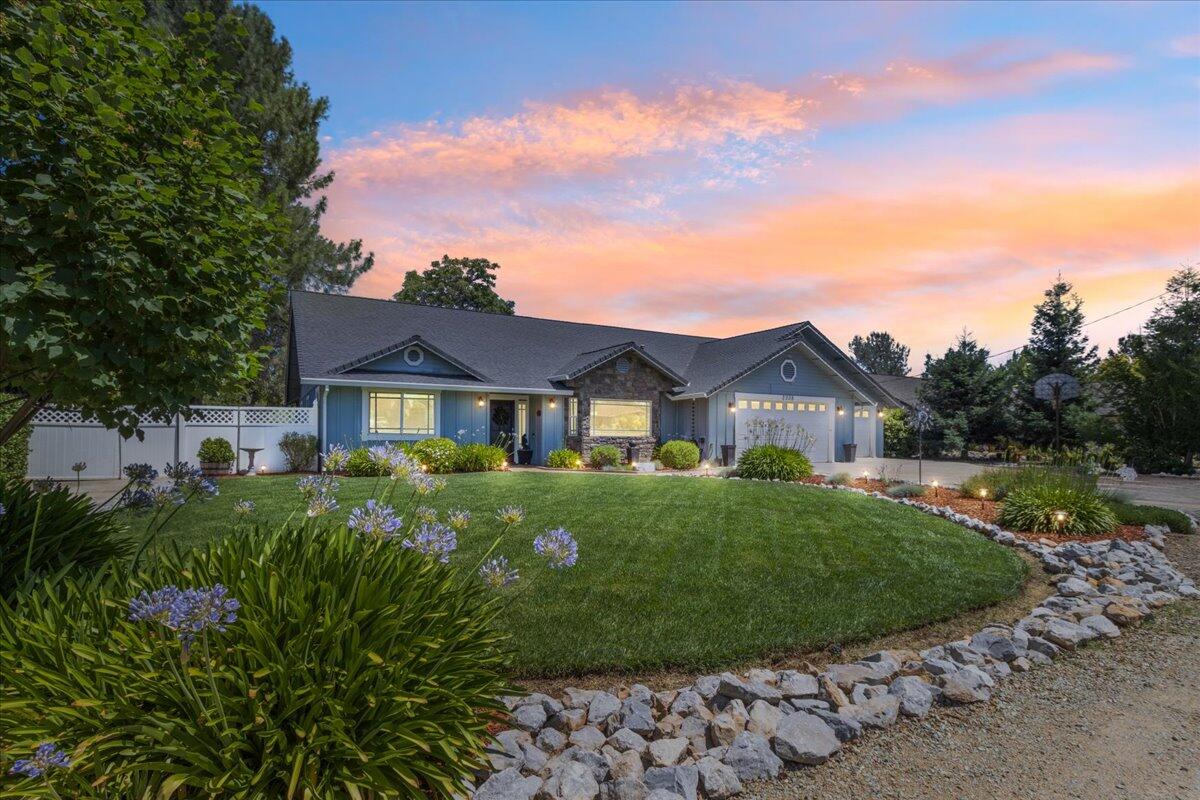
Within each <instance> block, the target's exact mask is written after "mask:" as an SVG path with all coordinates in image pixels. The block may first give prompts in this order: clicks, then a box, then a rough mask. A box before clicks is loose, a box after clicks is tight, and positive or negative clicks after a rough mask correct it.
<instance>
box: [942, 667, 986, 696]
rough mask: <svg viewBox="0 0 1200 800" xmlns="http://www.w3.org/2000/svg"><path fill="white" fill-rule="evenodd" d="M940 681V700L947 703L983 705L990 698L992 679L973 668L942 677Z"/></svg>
mask: <svg viewBox="0 0 1200 800" xmlns="http://www.w3.org/2000/svg"><path fill="white" fill-rule="evenodd" d="M940 680H941V687H942V699H943V700H944V701H946V702H947V703H955V704H959V705H966V704H968V703H983V702H987V701H988V700H990V699H991V697H992V690H991V687H992V685H993V681H992V679H991V678H989V677H988V676H987V675H986V674H985V673H984V672H983V671H981V670H979V669H977V668H975V667H967V668H965V669H961V670H959V671H958V672H952V673H950V674H949V675H943V676H942V677H941V679H940Z"/></svg>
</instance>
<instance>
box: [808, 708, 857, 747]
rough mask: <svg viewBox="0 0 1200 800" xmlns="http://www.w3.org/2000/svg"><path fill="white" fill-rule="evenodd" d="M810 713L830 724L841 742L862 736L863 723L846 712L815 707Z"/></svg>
mask: <svg viewBox="0 0 1200 800" xmlns="http://www.w3.org/2000/svg"><path fill="white" fill-rule="evenodd" d="M809 713H811V714H812V715H813V716H814V717H816V718H817V719H819V720H821V721H822V722H824V723H825V724H826V725H828V726H829V727H830V728H831V729H832V730H833V733H834V735H835V736H837V738H838V741H839V742H852V741H854V740H855V739H857V738H859V737H860V736H862V725H860V724H859V723H858V720H856V719H853V718H851V717H850V716H848V715H846V714H843V713H841V712H839V711H829V710H827V709H822V708H814V709H812V710H811V711H810V712H809Z"/></svg>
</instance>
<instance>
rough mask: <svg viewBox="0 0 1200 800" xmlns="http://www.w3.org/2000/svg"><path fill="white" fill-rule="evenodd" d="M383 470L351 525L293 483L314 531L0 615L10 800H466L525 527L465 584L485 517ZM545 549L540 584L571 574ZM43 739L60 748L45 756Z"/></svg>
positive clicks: (294, 526)
mask: <svg viewBox="0 0 1200 800" xmlns="http://www.w3.org/2000/svg"><path fill="white" fill-rule="evenodd" d="M369 458H370V459H371V461H372V463H374V464H375V465H376V466H377V467H378V468H379V469H380V470H381V471H382V472H384V473H385V474H384V475H383V476H381V477H380V478H379V479H378V482H377V489H378V492H377V496H376V497H373V498H372V499H371V500H370V501H368V502H367V503H366V504H365V505H364V506H362V507H359V508H354V509H352V510H351V512H350V515H349V520H348V522H347V523H345V524H335V523H334V522H333V521H332V520H331V519H330V518H329V517H327V516H325V515H324V514H315V515H314V514H311V513H310V510H311V508H312V507H313V505H314V503H330V502H332V503H336V498H335V493H336V491H337V488H338V487H337V482H336V481H335V480H334V479H333V478H332V476H330V475H319V476H317V475H314V476H308V477H307V478H305V479H303V480H301V481H300V485H299V486H298V494H299V497H298V507H299V509H300V510H304V511H305V516H304V517H300V516H299V515H293V519H294V520H298V521H295V522H293V523H291V524H288V525H285V526H284V527H283V528H280V529H277V530H269V531H268V530H262V529H259V530H255V531H250V532H248V533H246V534H245V535H240V536H230V537H224V538H221V539H218V540H216V541H214V542H213V543H211V544H210V545H208V547H207V548H206V549H203V550H201V551H198V552H195V553H191V554H181V553H179V552H170V553H166V554H163V555H162V556H161V557H159V558H157V559H155V560H153V561H152V562H151V563H150V564H149V565H148V566H147V567H146V569H145V570H144V571H142V572H127V571H125V570H124V569H122V568H121V567H119V566H116V565H113V566H110V567H108V568H107V569H106V570H105V571H104V572H102V573H101V574H99V575H96V576H93V577H90V578H86V579H85V578H78V577H71V576H57V577H55V578H53V579H50V580H47V581H46V582H45V583H44V584H43V585H42V586H41V587H39V588H38V589H37V590H36V592H34V593H33V594H31V595H29V596H28V598H27V601H26V602H25V603H23V605H22V606H21V607H20V608H17V607H10V606H9V605H8V604H7V603H4V602H0V674H4V675H5V676H6V684H5V686H4V689H3V692H4V699H5V701H6V712H5V722H6V725H4V726H3V727H0V750H2V751H4V752H15V753H35V755H34V758H33V759H28V761H29V762H30V764H32V765H33V766H32V767H28V768H27V767H25V765H24V764H22V771H20V772H19V773H15V774H19V775H20V776H22V777H21V779H20V780H19V781H17V782H16V783H15V784H14V788H15V789H16V790H18V791H20V792H21V793H22V794H24V795H30V794H36V793H37V792H39V791H42V787H45V786H48V785H53V784H47V783H46V781H60V780H61V781H62V785H63V786H64V787H65V786H67V785H68V784H69V782H70V781H76V782H78V783H79V785H81V786H82V785H89V784H90V785H99V786H101V787H102V788H101V792H102V793H103V794H104V796H113V797H167V796H170V795H171V794H172V792H174V791H176V790H178V789H180V788H182V787H186V789H187V796H197V797H209V798H220V797H288V796H293V797H304V796H309V797H335V796H336V797H344V796H354V797H368V796H370V797H397V796H406V797H422V798H428V797H438V798H450V797H451V796H454V795H462V794H466V791H465V788H464V785H463V784H464V781H466V780H468V779H470V778H471V777H472V776H473V774H474V772H475V771H476V770H477V769H480V768H482V767H483V766H484V765H485V761H484V753H483V747H484V745H485V744H486V742H487V725H488V723H489V722H490V721H491V719H492V715H493V714H495V713H499V712H500V711H502V709H503V706H502V705H501V704H500V703H499V702H498V700H497V698H498V696H499V695H501V694H502V693H504V692H507V691H510V688H509V687H508V686H507V685H506V684H507V682H506V679H505V677H504V676H505V674H506V672H507V669H508V667H509V654H508V650H507V648H506V645H505V641H504V637H503V636H502V635H500V634H498V633H496V631H495V627H494V625H493V622H494V620H495V617H496V615H497V614H498V613H499V611H500V610H501V609H502V608H503V607H504V600H503V595H502V594H499V593H498V591H503V590H505V589H506V587H509V586H511V585H512V584H514V583H516V582H518V578H519V577H520V578H521V580H522V581H524V582H526V583H528V581H527V580H526V579H525V578H523V577H521V576H519V575H518V571H517V570H516V569H514V568H513V567H512V566H511V565H510V564H509V562H508V560H507V558H506V557H505V556H503V555H498V554H497V552H496V551H497V550H498V549H499V547H500V546H501V545H502V543H503V541H504V535H505V533H506V532H507V531H508V530H510V529H511V528H512V527H513V526H516V525H519V524H521V523H522V522H523V521H524V518H525V515H524V512H523V511H522V510H521V509H520V508H517V507H508V508H502V509H500V510H498V511H497V512H496V515H495V521H494V522H493V523H492V524H497V523H498V524H499V525H500V526H501V529H500V531H499V533H498V534H497V535H495V536H494V538H493V540H492V543H491V546H490V547H489V548H488V549H487V550H486V552H484V554H483V555H482V557H481V558H480V559H479V562H478V564H477V565H475V566H473V567H469V568H468V569H467V570H459V569H458V568H457V567H456V566H455V565H454V564H453V557H454V555H455V553H456V552H457V544H458V537H459V536H460V535H467V532H468V531H469V529H470V526H471V524H472V520H471V515H470V514H469V513H468V512H466V511H451V512H449V513H448V514H446V515H445V516H444V517H440V516H439V514H438V513H437V512H436V511H434V510H432V509H431V508H428V507H427V506H425V505H423V504H422V503H423V498H425V497H429V496H432V495H434V494H436V493H437V492H438V491H440V490H441V489H442V488H443V486H444V482H443V481H442V480H441V479H440V478H436V477H433V476H430V475H428V474H426V473H425V472H424V471H422V470H421V469H420V466H419V465H418V464H417V462H416V461H415V460H414V459H412V458H411V457H409V456H408V455H406V454H404V453H403V452H401V451H400V450H399V449H397V448H394V447H391V446H384V447H379V448H371V450H370V452H369ZM409 509H412V510H411V511H409ZM534 551H535V553H536V554H537V555H538V556H539V557H540V558H541V560H542V561H543V564H544V567H543V568H542V569H541V570H540V571H539V573H538V574H539V575H542V574H547V573H549V572H551V571H553V570H562V569H567V568H569V567H571V566H572V565H574V564H575V563H576V561H577V560H578V545H577V544H576V542H575V540H574V538H573V537H572V536H571V534H570V533H568V532H567V531H565V530H563V529H561V528H560V529H557V530H553V531H547V532H545V533H543V534H541V535H539V536H538V537H537V538H536V539H535V542H534ZM49 742H56V743H58V744H59V745H61V746H62V748H64V750H62V751H59V750H53V751H46V752H45V753H43V752H42V751H41V750H36V751H35V748H37V747H38V746H39V744H41V743H49ZM68 754H69V757H68ZM39 758H40V759H41V761H38V760H37V759H39ZM34 768H36V769H38V770H41V772H38V773H37V774H36V775H35V773H34V771H33V769H34ZM48 768H52V769H53V771H52V772H47V771H46V769H48ZM43 773H44V774H43ZM66 794H67V793H64V796H65V795H66ZM71 796H74V795H73V794H72V795H71Z"/></svg>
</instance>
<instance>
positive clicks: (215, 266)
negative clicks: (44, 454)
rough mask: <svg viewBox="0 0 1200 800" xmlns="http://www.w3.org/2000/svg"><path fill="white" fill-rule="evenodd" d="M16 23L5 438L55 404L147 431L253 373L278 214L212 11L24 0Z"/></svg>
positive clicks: (4, 332)
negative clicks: (175, 32)
mask: <svg viewBox="0 0 1200 800" xmlns="http://www.w3.org/2000/svg"><path fill="white" fill-rule="evenodd" d="M0 23H2V24H0V85H2V86H3V91H0V176H2V177H0V218H3V219H4V230H3V235H2V237H0V275H2V277H3V285H2V286H0V311H2V314H0V317H2V323H0V324H2V327H0V386H4V387H6V388H8V389H10V390H15V392H16V393H17V394H18V395H20V399H19V400H18V401H17V402H16V403H14V404H13V406H14V409H15V410H14V411H13V413H12V416H11V417H9V419H8V421H7V422H6V423H5V424H4V426H3V428H2V429H0V443H3V442H4V441H6V440H8V439H9V438H10V437H12V436H13V435H14V434H15V433H16V432H17V431H18V430H19V429H21V428H22V427H23V426H24V425H25V424H26V423H27V422H28V421H29V419H30V417H31V416H32V415H33V414H34V413H36V412H37V410H38V409H39V408H41V407H42V406H43V405H45V404H47V403H51V402H52V403H55V404H57V405H61V406H68V407H75V408H79V409H81V410H82V411H83V413H84V414H85V415H86V416H87V417H94V418H97V419H99V420H100V421H101V422H104V423H105V424H108V425H112V426H115V427H119V428H120V430H121V431H122V433H124V434H125V435H131V434H132V433H133V432H134V431H135V429H136V427H137V425H138V417H139V415H140V414H151V415H168V414H171V413H173V412H175V411H176V410H178V409H180V408H182V407H184V406H186V405H187V404H188V403H189V402H191V401H192V400H194V399H195V398H196V397H198V396H203V395H210V394H212V393H213V392H215V391H219V390H220V389H221V388H222V387H225V386H228V385H230V384H233V383H237V382H241V381H245V380H247V379H249V378H252V377H253V376H254V375H255V374H256V372H257V370H258V363H257V358H256V353H255V352H254V350H253V344H252V334H253V333H254V331H255V330H257V329H260V328H261V327H262V319H263V316H264V314H265V311H266V308H267V307H268V303H269V302H271V301H272V300H273V298H272V296H271V295H272V292H271V283H270V280H269V277H270V276H271V275H272V274H273V273H274V259H275V258H276V248H275V238H274V237H275V230H274V228H273V226H272V224H271V220H272V217H271V215H270V214H268V213H267V212H266V211H264V210H263V207H262V204H261V203H258V202H256V201H255V199H254V198H256V197H257V196H258V195H259V191H260V187H259V184H260V181H261V178H260V175H261V165H262V157H261V153H260V152H259V147H258V144H257V143H256V142H255V140H254V137H253V136H250V135H247V133H246V131H245V130H244V129H243V127H242V126H241V125H240V124H239V123H238V122H237V120H236V119H235V118H234V117H233V115H232V114H231V113H230V111H229V108H228V106H229V101H230V98H231V90H230V87H229V86H228V85H227V83H226V82H225V80H224V76H223V75H222V73H221V72H220V71H219V70H218V69H217V67H216V60H215V58H214V57H213V54H212V53H211V52H210V51H209V50H208V47H207V43H208V41H209V31H210V29H211V20H207V19H205V18H203V17H202V16H201V15H199V14H191V15H189V16H188V18H187V28H186V29H185V30H184V31H183V32H182V34H181V35H180V36H179V37H177V38H175V39H171V40H167V41H163V40H162V39H161V38H160V37H157V36H154V35H153V34H152V33H151V32H150V30H148V29H147V28H146V26H145V25H144V24H143V21H142V7H141V4H140V3H137V2H132V0H69V1H68V0H55V1H54V2H37V3H34V2H25V1H24V0H10V1H9V2H7V3H6V5H5V7H4V12H3V15H2V16H0Z"/></svg>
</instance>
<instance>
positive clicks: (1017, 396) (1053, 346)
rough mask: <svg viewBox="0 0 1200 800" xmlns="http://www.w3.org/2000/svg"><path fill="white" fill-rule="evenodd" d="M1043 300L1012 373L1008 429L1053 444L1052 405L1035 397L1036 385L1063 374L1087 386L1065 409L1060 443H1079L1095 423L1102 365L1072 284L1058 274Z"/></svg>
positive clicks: (1035, 441)
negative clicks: (1093, 384)
mask: <svg viewBox="0 0 1200 800" xmlns="http://www.w3.org/2000/svg"><path fill="white" fill-rule="evenodd" d="M1044 297H1045V299H1044V300H1042V302H1041V303H1039V304H1038V305H1037V306H1035V307H1034V311H1033V323H1032V325H1031V326H1030V335H1029V344H1028V345H1026V346H1025V347H1024V348H1023V349H1022V350H1021V353H1020V354H1019V355H1018V356H1017V357H1016V358H1015V359H1014V360H1013V362H1012V363H1011V364H1010V368H1009V370H1008V373H1009V379H1010V381H1011V386H1012V395H1013V403H1012V404H1011V405H1010V406H1009V408H1008V420H1009V425H1008V427H1009V428H1010V429H1011V430H1012V432H1013V433H1014V434H1015V436H1016V438H1018V439H1019V440H1021V441H1024V442H1026V443H1027V444H1040V445H1045V444H1049V443H1050V442H1051V441H1053V440H1054V405H1053V404H1052V403H1051V402H1050V401H1049V400H1040V399H1038V398H1036V397H1034V394H1033V385H1034V383H1036V382H1037V380H1038V378H1041V377H1043V376H1046V375H1050V374H1051V373H1056V372H1062V373H1065V374H1067V375H1071V376H1073V377H1075V378H1076V379H1077V380H1078V381H1079V382H1080V383H1081V384H1083V386H1084V394H1083V395H1082V396H1081V397H1080V398H1078V399H1076V400H1072V401H1069V403H1067V404H1066V408H1064V410H1063V412H1064V413H1063V420H1064V422H1065V424H1064V425H1063V426H1062V437H1061V439H1062V441H1063V442H1078V441H1080V439H1081V436H1082V435H1083V434H1084V432H1085V431H1086V429H1088V428H1090V427H1092V426H1094V424H1095V419H1094V409H1095V406H1096V398H1095V395H1094V392H1092V391H1090V389H1089V388H1088V384H1089V381H1090V379H1091V377H1092V375H1093V373H1094V372H1095V370H1096V365H1097V363H1098V359H1097V357H1096V348H1095V347H1094V346H1092V345H1090V344H1089V342H1088V338H1087V335H1086V334H1085V333H1084V332H1083V301H1082V300H1080V299H1079V296H1078V295H1076V294H1075V293H1074V291H1073V287H1072V286H1071V284H1070V283H1068V282H1066V281H1064V280H1063V279H1062V276H1061V275H1060V276H1059V277H1058V279H1057V280H1055V282H1054V284H1053V285H1052V286H1051V287H1050V288H1049V289H1047V290H1046V292H1045V295H1044ZM1067 409H1070V413H1067Z"/></svg>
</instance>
